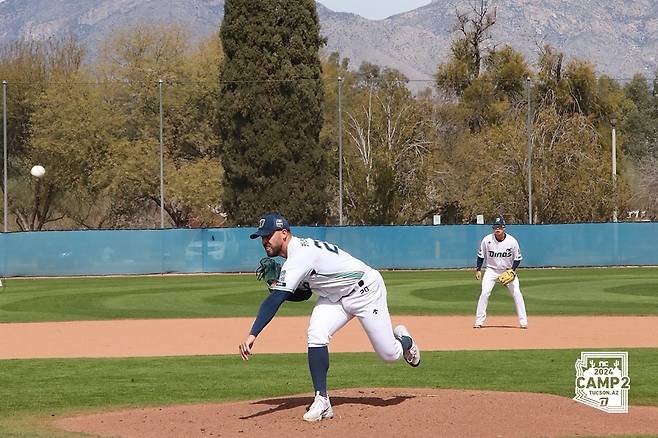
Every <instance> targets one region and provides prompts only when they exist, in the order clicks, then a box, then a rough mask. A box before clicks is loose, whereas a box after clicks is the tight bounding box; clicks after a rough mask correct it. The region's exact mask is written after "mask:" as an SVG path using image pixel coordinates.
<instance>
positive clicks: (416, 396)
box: [55, 388, 658, 438]
mask: <svg viewBox="0 0 658 438" xmlns="http://www.w3.org/2000/svg"><path fill="white" fill-rule="evenodd" d="M329 395H330V397H331V404H332V406H333V410H334V414H335V417H334V418H333V419H330V420H323V421H320V422H318V423H306V422H305V421H303V420H302V415H304V412H305V411H306V407H307V406H308V405H310V404H311V402H312V401H313V399H312V396H311V395H297V396H287V397H280V398H271V399H263V400H252V401H246V402H236V403H222V404H204V405H179V406H170V407H162V408H143V409H130V410H122V411H113V412H104V413H97V414H88V415H80V416H76V417H70V418H64V419H61V420H57V421H56V422H55V426H56V427H58V428H61V429H65V430H68V431H74V432H87V433H91V434H96V435H100V436H105V437H110V436H112V437H135V438H149V437H152V438H163V437H218V436H221V437H233V436H240V437H249V438H252V437H266V438H272V437H276V436H286V437H290V436H293V437H294V436H326V437H332V438H342V437H350V436H359V437H376V438H382V437H389V436H395V437H396V438H397V437H419V436H426V437H430V436H431V437H492V438H494V437H506V438H511V437H558V436H576V435H598V436H603V435H624V434H636V435H637V434H655V433H658V408H656V407H644V406H643V407H634V406H631V407H630V408H629V413H628V414H608V413H605V412H601V411H598V410H596V409H593V408H590V407H587V406H584V405H581V404H579V403H576V402H575V401H573V400H571V399H568V398H564V397H558V396H555V395H546V394H531V393H522V392H495V391H459V390H431V389H386V388H377V389H346V390H337V391H331V392H330V394H329Z"/></svg>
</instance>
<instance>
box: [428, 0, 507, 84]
mask: <svg viewBox="0 0 658 438" xmlns="http://www.w3.org/2000/svg"><path fill="white" fill-rule="evenodd" d="M489 8H490V2H489V1H488V0H477V1H471V3H470V11H458V10H457V11H455V14H456V15H457V23H456V24H455V26H454V29H453V31H456V32H459V33H460V34H461V37H460V38H457V39H456V40H454V41H453V42H452V44H451V46H450V51H451V54H452V57H451V60H450V61H449V62H447V63H445V64H441V65H440V66H439V70H438V72H437V79H436V82H437V87H438V88H439V90H443V91H444V92H446V93H448V94H454V95H455V96H461V95H462V93H463V92H464V90H465V89H466V88H467V87H468V86H469V85H470V84H471V83H472V81H473V80H475V79H476V78H478V77H479V76H480V71H481V69H482V60H483V59H484V57H485V56H486V49H487V47H485V43H486V41H487V40H490V39H491V28H492V27H493V26H494V25H495V24H496V8H493V9H491V10H490V9H489Z"/></svg>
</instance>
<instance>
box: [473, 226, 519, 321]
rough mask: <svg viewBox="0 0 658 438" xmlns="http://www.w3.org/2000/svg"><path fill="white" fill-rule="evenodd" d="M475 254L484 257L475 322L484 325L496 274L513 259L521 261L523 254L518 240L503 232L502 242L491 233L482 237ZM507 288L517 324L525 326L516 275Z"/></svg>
mask: <svg viewBox="0 0 658 438" xmlns="http://www.w3.org/2000/svg"><path fill="white" fill-rule="evenodd" d="M477 256H478V257H479V258H483V259H484V266H486V270H485V272H484V275H483V276H482V292H481V293H480V299H479V300H478V307H477V312H476V314H475V324H476V325H484V320H485V319H487V305H488V304H489V295H491V291H492V289H493V288H494V286H495V285H496V280H498V276H499V275H500V274H502V273H503V272H504V271H505V270H507V269H510V268H511V267H512V264H513V262H514V261H515V260H518V261H521V260H522V259H523V256H522V255H521V249H520V248H519V242H517V241H516V239H515V238H514V237H512V236H510V235H509V234H505V238H504V239H503V240H502V242H499V241H498V240H497V239H496V237H495V235H494V234H493V233H491V234H489V235H488V236H486V237H485V238H484V239H482V242H481V243H480V249H479V251H478V254H477ZM507 289H508V290H509V292H510V294H512V298H514V305H515V306H516V314H517V316H518V317H519V324H520V325H521V326H527V325H528V315H527V314H526V311H525V302H524V301H523V295H521V287H520V284H519V277H518V275H517V276H516V277H514V281H512V282H511V283H510V284H508V285H507Z"/></svg>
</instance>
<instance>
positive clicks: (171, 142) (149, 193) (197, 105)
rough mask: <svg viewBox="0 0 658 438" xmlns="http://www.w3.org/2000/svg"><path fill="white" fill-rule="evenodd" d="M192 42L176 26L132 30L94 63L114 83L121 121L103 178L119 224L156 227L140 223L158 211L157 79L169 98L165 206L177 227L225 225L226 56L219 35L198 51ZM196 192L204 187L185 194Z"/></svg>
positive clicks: (110, 94)
mask: <svg viewBox="0 0 658 438" xmlns="http://www.w3.org/2000/svg"><path fill="white" fill-rule="evenodd" d="M188 39H189V36H188V35H187V33H186V32H185V31H184V30H183V29H181V28H180V27H179V26H176V25H167V24H163V25H152V26H137V27H132V28H127V29H124V30H121V31H119V32H117V33H116V35H115V36H114V37H113V38H112V39H110V40H108V41H107V42H106V44H105V45H104V48H103V52H102V56H101V57H100V59H99V62H98V64H97V65H96V66H95V68H96V71H97V74H98V75H99V77H100V79H101V80H102V82H104V83H107V84H111V86H109V87H107V90H106V91H107V96H106V99H107V101H108V102H109V105H110V106H111V107H112V108H113V111H114V112H115V113H116V114H118V115H119V116H120V118H121V121H120V129H119V130H118V138H117V141H115V142H113V144H111V146H110V147H109V150H108V154H109V159H108V161H110V162H111V163H113V164H114V166H113V167H112V168H109V169H106V173H105V176H104V181H103V183H104V184H105V189H104V190H105V192H106V195H107V197H108V198H109V199H112V200H113V202H112V205H111V209H112V210H111V215H112V217H113V223H114V226H121V225H125V224H130V223H132V226H154V225H155V224H156V223H157V222H156V221H155V218H154V217H153V219H152V220H151V221H148V220H146V221H142V222H139V221H140V217H141V219H145V218H146V217H148V215H145V214H144V213H145V212H148V211H153V210H154V207H155V208H157V209H159V208H160V187H159V171H160V166H159V163H160V159H159V95H158V93H159V89H158V81H159V80H162V81H163V86H162V89H163V99H164V104H163V108H164V133H163V134H164V135H163V137H164V155H165V157H164V164H165V178H164V182H165V187H164V195H165V197H164V205H163V206H162V208H163V210H164V211H165V212H166V213H167V216H168V217H169V219H170V220H171V223H173V225H174V226H176V227H190V226H212V225H219V224H222V223H223V222H224V217H223V216H222V215H221V214H220V213H221V206H220V203H219V197H220V196H221V191H222V187H221V182H220V179H219V176H220V175H221V173H222V168H221V163H220V162H219V160H218V159H217V155H216V153H217V148H218V143H219V140H218V137H217V134H216V118H215V116H216V112H215V111H214V103H215V102H216V99H217V90H218V86H217V82H216V78H217V75H218V70H217V69H218V65H219V62H220V60H221V58H222V56H223V54H222V49H221V45H220V44H219V40H218V36H217V35H215V36H213V37H211V38H209V39H208V40H207V41H203V42H202V43H201V44H200V46H199V47H198V49H197V50H192V49H190V48H189V47H188V43H187V41H188ZM119 84H121V85H119ZM189 178H195V181H190V180H189ZM127 181H130V183H129V184H126V182H127ZM193 187H195V188H201V187H203V188H204V190H202V191H201V192H200V193H192V192H190V193H186V191H187V190H190V189H191V188H193ZM200 218H203V219H202V220H200ZM136 221H138V222H136Z"/></svg>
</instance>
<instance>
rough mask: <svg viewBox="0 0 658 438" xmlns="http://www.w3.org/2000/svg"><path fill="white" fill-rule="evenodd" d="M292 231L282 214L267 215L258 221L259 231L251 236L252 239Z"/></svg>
mask: <svg viewBox="0 0 658 438" xmlns="http://www.w3.org/2000/svg"><path fill="white" fill-rule="evenodd" d="M279 230H290V225H288V221H287V220H286V218H285V217H283V216H282V215H281V214H280V213H267V214H266V215H265V216H263V217H262V218H260V220H259V221H258V230H256V232H255V233H253V234H252V235H251V236H249V237H250V238H252V239H255V238H257V237H263V236H270V235H272V234H274V232H275V231H279Z"/></svg>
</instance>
